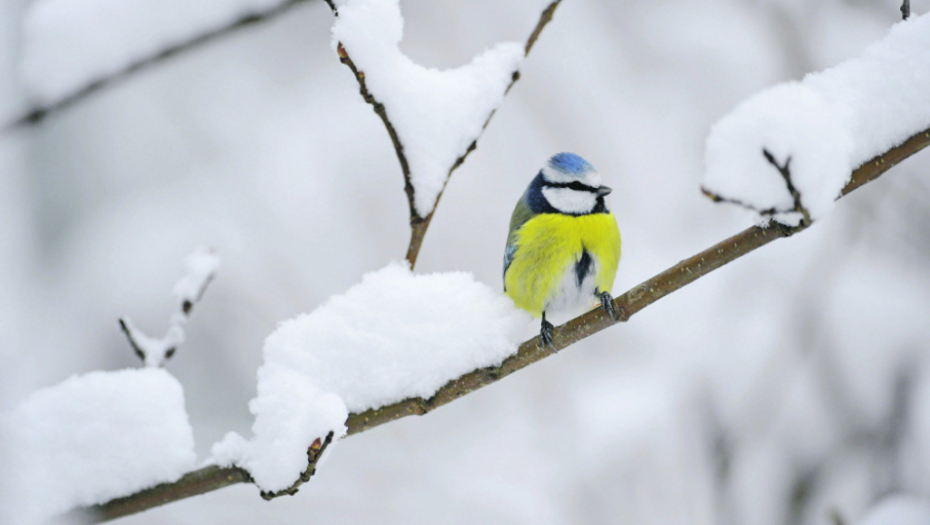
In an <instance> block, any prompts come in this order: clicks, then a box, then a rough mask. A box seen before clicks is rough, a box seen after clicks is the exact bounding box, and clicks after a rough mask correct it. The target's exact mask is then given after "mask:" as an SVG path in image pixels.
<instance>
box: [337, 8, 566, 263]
mask: <svg viewBox="0 0 930 525" xmlns="http://www.w3.org/2000/svg"><path fill="white" fill-rule="evenodd" d="M561 2H562V0H553V1H552V2H550V3H549V5H548V6H547V7H546V9H545V10H543V12H542V14H541V15H540V17H539V22H537V24H536V27H535V28H534V29H533V32H532V33H530V36H529V38H527V41H526V44H525V45H524V56H527V55H529V53H530V50H531V49H532V48H533V44H535V43H536V40H537V39H538V38H539V35H540V34H541V33H542V30H543V28H545V27H546V25H547V24H548V23H549V22H550V21H552V16H553V14H554V13H555V9H556V8H557V7H558V6H559V4H560V3H561ZM326 3H327V5H329V7H330V9H331V10H332V11H333V14H334V15H335V16H337V17H338V16H339V11H338V9H337V8H336V5H335V4H334V3H333V1H332V0H326ZM336 52H337V54H338V55H339V61H340V62H342V63H343V64H345V65H346V66H347V67H348V68H349V69H350V70H351V71H352V74H353V75H355V80H356V81H358V85H359V93H360V94H361V95H362V98H363V99H364V100H365V102H367V103H368V104H371V106H372V109H373V110H374V112H375V113H376V114H377V115H378V116H379V117H381V121H382V122H383V123H384V127H385V129H386V130H387V132H388V135H389V136H390V137H391V142H392V143H393V145H394V152H395V153H396V154H397V161H398V162H399V163H400V169H401V172H402V173H403V176H404V193H406V195H407V203H408V205H409V207H410V242H409V243H408V245H407V254H406V257H405V258H406V260H407V262H408V263H409V264H410V267H411V268H413V267H414V266H415V265H416V262H417V256H418V255H419V253H420V247H421V246H422V245H423V238H424V237H425V236H426V231H427V230H428V229H429V225H430V222H431V221H432V220H433V214H434V213H435V212H436V206H438V205H439V200H440V199H441V198H442V194H443V192H444V191H445V185H446V184H448V182H449V179H450V178H451V177H452V172H454V171H455V170H456V169H457V168H458V167H459V166H461V165H462V164H463V163H464V162H465V158H466V157H467V156H468V155H469V153H471V152H472V151H474V150H475V148H477V147H478V139H479V138H480V134H479V136H478V137H476V138H475V140H473V141H472V142H471V144H470V145H469V146H468V148H466V150H465V152H464V153H462V155H461V156H460V157H458V158H457V159H456V160H455V162H454V163H453V164H452V166H450V167H449V172H448V175H446V179H445V181H444V182H443V188H442V190H441V191H440V192H439V194H438V195H437V196H436V201H435V202H434V203H433V208H432V211H430V213H429V214H428V215H426V216H425V217H423V216H421V215H420V214H419V212H417V209H416V205H415V196H416V189H415V188H414V186H413V183H412V182H411V178H410V165H409V163H408V161H407V157H406V155H405V154H404V145H403V143H401V141H400V138H399V137H398V136H397V130H396V129H395V128H394V125H393V124H392V123H391V119H390V118H389V117H388V114H387V110H386V109H385V107H384V104H383V103H381V102H380V101H378V100H377V99H376V98H375V97H374V96H373V95H372V94H371V92H370V91H369V90H368V86H367V85H366V83H365V72H364V71H359V69H358V67H356V65H355V63H354V62H353V61H352V58H351V57H350V56H349V53H348V51H346V49H345V47H344V46H343V45H342V43H341V42H339V43H338V44H337V46H336ZM519 79H520V72H519V71H514V72H513V75H512V76H511V80H510V84H509V85H508V86H507V89H506V90H505V91H504V93H505V94H507V93H509V92H510V88H512V87H513V85H514V84H515V83H516V82H517V80H519ZM495 112H496V110H493V111H491V113H490V114H489V115H488V118H487V120H485V122H484V127H482V132H483V131H484V129H486V128H487V126H488V124H489V123H490V122H491V118H492V117H494V113H495Z"/></svg>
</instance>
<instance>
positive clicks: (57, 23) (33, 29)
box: [2, 0, 309, 130]
mask: <svg viewBox="0 0 930 525" xmlns="http://www.w3.org/2000/svg"><path fill="white" fill-rule="evenodd" d="M308 1H309V0H236V1H229V0H211V1H209V2H203V1H200V2H183V1H180V0H171V1H168V0H162V1H160V2H139V1H135V2H131V1H114V0H94V1H92V2H89V1H75V0H39V1H37V2H33V3H32V4H31V6H30V8H29V10H28V12H27V13H26V20H25V26H24V29H23V38H24V44H23V48H24V49H23V58H22V66H21V69H22V71H23V76H24V78H25V81H26V84H27V86H28V87H30V88H31V90H32V91H33V99H34V100H33V102H32V105H31V107H30V108H29V109H27V110H26V111H25V112H24V113H23V114H22V115H21V116H19V117H16V118H15V119H13V120H12V121H11V122H9V123H7V124H6V125H5V126H3V127H2V129H5V130H9V129H12V128H17V127H24V126H29V125H33V124H37V123H39V122H41V121H43V120H44V119H45V117H47V116H49V115H52V114H55V113H59V112H62V111H64V110H66V109H68V108H70V107H71V106H73V105H75V104H77V103H78V102H80V101H82V100H85V99H86V98H87V97H89V96H90V95H93V94H94V93H97V92H98V91H100V90H102V89H104V88H106V87H108V86H112V85H114V84H117V83H119V82H121V81H123V80H126V79H128V78H129V77H131V76H133V75H135V74H136V73H139V72H140V71H144V70H148V69H150V68H152V67H153V66H156V65H158V64H161V63H164V62H165V61H167V60H169V59H171V58H174V57H177V56H180V55H183V54H184V53H186V52H188V51H191V50H193V49H197V48H199V47H200V46H202V45H204V44H208V43H211V42H215V41H218V40H220V39H221V38H223V37H226V36H229V35H231V34H234V33H235V32H237V31H238V30H240V29H243V28H246V27H251V26H253V25H255V24H258V23H261V22H265V21H267V20H271V19H273V18H276V17H277V16H278V15H281V14H284V13H286V12H288V11H290V10H291V8H293V7H296V6H298V5H301V4H305V3H308Z"/></svg>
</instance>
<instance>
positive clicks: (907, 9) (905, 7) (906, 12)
mask: <svg viewBox="0 0 930 525" xmlns="http://www.w3.org/2000/svg"><path fill="white" fill-rule="evenodd" d="M901 16H902V18H904V20H907V19H908V18H910V17H911V0H904V2H903V3H902V4H901Z"/></svg>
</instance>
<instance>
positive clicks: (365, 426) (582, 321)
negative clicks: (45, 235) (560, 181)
mask: <svg viewBox="0 0 930 525" xmlns="http://www.w3.org/2000/svg"><path fill="white" fill-rule="evenodd" d="M928 145H930V129H927V130H925V131H922V132H920V133H918V134H916V135H914V136H912V137H911V138H909V139H908V140H907V141H905V142H904V143H903V144H901V145H899V146H896V147H894V148H892V149H891V150H889V151H887V152H886V153H884V154H883V155H879V156H878V157H875V158H873V159H871V160H870V161H868V162H866V163H865V164H863V165H862V166H860V167H859V168H858V169H856V170H855V171H854V172H853V174H852V178H851V179H850V181H849V183H848V184H847V185H846V187H845V188H843V191H842V195H847V194H849V193H850V192H852V191H853V190H855V189H857V188H859V187H861V186H862V185H864V184H866V183H868V182H871V181H873V180H875V179H877V178H878V177H880V176H881V175H882V174H883V173H885V172H886V171H888V170H889V169H891V168H892V167H893V166H895V165H896V164H898V163H899V162H901V161H902V160H904V159H906V158H907V157H910V156H911V155H913V154H915V153H917V152H918V151H920V150H922V149H924V148H925V147H927V146H928ZM807 227H808V226H806V225H799V226H795V227H788V226H784V225H782V224H779V223H777V222H774V221H770V222H769V223H768V224H767V225H766V226H765V227H759V226H753V227H751V228H748V229H746V230H743V231H742V232H740V233H738V234H736V235H734V236H732V237H730V238H729V239H726V240H724V241H723V242H720V243H718V244H716V245H714V246H711V247H710V248H708V249H707V250H704V251H703V252H701V253H698V254H697V255H695V256H693V257H691V258H689V259H685V260H684V261H681V262H680V263H678V264H676V265H675V266H673V267H671V268H669V269H668V270H665V271H664V272H662V273H660V274H658V275H656V276H655V277H653V278H651V279H649V280H648V281H646V282H644V283H642V284H640V285H639V286H636V287H635V288H633V289H631V290H629V291H628V292H626V293H624V294H623V295H621V296H619V297H617V298H616V299H615V300H614V305H615V307H617V308H621V307H622V308H623V309H624V311H625V312H626V314H627V318H629V317H632V316H633V315H634V314H636V313H638V312H639V311H640V310H642V309H643V308H646V307H647V306H649V305H650V304H652V303H654V302H656V301H658V300H659V299H661V298H663V297H665V296H666V295H668V294H670V293H672V292H674V291H676V290H678V289H680V288H683V287H684V286H687V285H688V284H690V283H692V282H694V281H696V280H697V279H699V278H701V277H703V276H704V275H707V274H708V273H710V272H712V271H714V270H716V269H717V268H720V267H721V266H724V265H725V264H727V263H729V262H731V261H734V260H736V259H738V258H740V257H742V256H743V255H746V254H748V253H750V252H752V251H754V250H756V249H758V248H761V247H762V246H765V245H766V244H768V243H770V242H772V241H776V240H778V239H780V238H782V237H788V236H791V235H794V234H795V233H797V232H800V231H803V230H804V229H806V228H807ZM621 322H623V320H615V319H613V318H611V317H610V316H609V315H607V314H606V313H605V312H604V310H603V308H597V309H594V310H591V311H590V312H587V313H585V314H583V315H581V316H579V317H576V318H575V319H572V320H571V321H569V322H567V323H565V324H564V325H561V326H559V327H557V328H556V329H555V331H554V334H553V335H554V337H553V345H555V347H556V349H562V348H566V347H568V346H570V345H572V344H574V343H576V342H578V341H580V340H582V339H585V338H587V337H589V336H591V335H593V334H595V333H597V332H600V331H601V330H604V329H606V328H608V327H610V326H614V325H616V324H619V323H621ZM550 355H553V354H552V353H551V352H549V351H548V350H544V349H543V348H542V346H541V345H540V341H539V336H536V337H534V338H532V339H530V340H528V341H525V342H523V344H521V345H520V348H519V349H518V350H517V353H516V354H514V355H513V356H511V357H509V358H507V359H506V360H504V362H503V363H501V365H500V366H497V367H490V368H483V369H480V370H475V371H473V372H470V373H468V374H465V375H464V376H462V377H459V378H457V379H453V380H452V381H449V382H448V383H446V384H445V385H444V386H443V387H441V388H440V389H439V390H438V391H437V392H436V394H434V395H433V396H432V397H430V398H429V399H424V398H419V397H418V398H410V399H405V400H403V401H400V402H398V403H394V404H392V405H388V406H385V407H381V408H378V409H373V410H367V411H365V412H362V413H358V414H350V415H349V418H348V420H347V421H346V426H347V427H348V434H349V435H353V434H358V433H360V432H364V431H366V430H369V429H372V428H374V427H377V426H380V425H383V424H385V423H389V422H391V421H394V420H396V419H400V418H402V417H406V416H411V415H424V414H427V413H429V412H431V411H433V410H434V409H436V408H438V407H440V406H442V405H445V404H448V403H451V402H452V401H454V400H456V399H458V398H460V397H462V396H465V395H467V394H469V393H471V392H473V391H475V390H477V389H479V388H481V387H483V386H487V385H489V384H491V383H495V382H497V381H498V380H500V379H502V378H504V377H506V376H508V375H510V374H512V373H514V372H516V371H518V370H520V369H522V368H526V367H527V366H529V365H531V364H533V363H535V362H537V361H539V360H542V359H544V358H546V357H549V356H550ZM248 481H250V477H249V475H248V473H247V472H245V471H244V470H242V469H240V468H225V469H219V468H217V467H207V468H205V469H201V470H198V471H195V472H192V473H190V474H188V475H186V476H184V477H183V478H181V479H180V480H178V481H176V482H175V483H166V484H163V485H159V486H158V487H155V488H154V489H148V490H144V491H142V492H139V493H137V494H134V495H131V496H127V497H125V498H120V499H119V500H115V501H112V502H109V503H106V504H103V505H98V506H96V507H92V508H91V509H89V511H90V512H91V515H92V517H93V519H94V520H95V521H106V520H111V519H115V518H117V517H120V516H125V515H127V514H132V513H136V512H142V511H144V510H147V509H150V508H153V507H157V506H160V505H164V504H166V503H170V502H172V501H178V500H181V499H184V498H188V497H190V496H196V495H198V494H204V493H206V492H210V491H213V490H218V489H220V488H223V487H226V486H228V485H232V484H235V483H243V482H248ZM117 502H118V503H117Z"/></svg>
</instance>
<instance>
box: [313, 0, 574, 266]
mask: <svg viewBox="0 0 930 525" xmlns="http://www.w3.org/2000/svg"><path fill="white" fill-rule="evenodd" d="M560 2H561V0H554V1H553V2H551V3H550V4H549V5H548V7H547V8H546V9H545V10H544V11H543V13H542V15H541V16H540V19H539V22H538V23H537V25H536V27H535V28H534V30H533V32H532V33H531V34H530V36H529V38H528V39H527V41H526V43H525V44H518V43H515V42H507V43H499V44H497V45H496V46H494V47H492V48H490V49H488V50H486V51H485V52H484V53H482V54H480V55H478V56H476V57H475V58H474V59H473V60H472V61H471V62H470V63H469V64H467V65H464V66H461V67H458V68H455V69H449V70H443V71H440V70H437V69H431V68H426V67H423V66H421V65H419V64H416V63H414V62H413V61H412V60H410V59H409V58H408V57H407V56H405V55H404V54H403V53H402V52H401V50H400V46H399V44H400V41H401V38H402V37H403V18H402V17H401V12H400V4H399V0H327V3H328V4H329V6H330V7H331V8H332V10H333V12H334V13H335V14H336V20H335V23H334V24H333V46H334V47H335V48H336V50H337V52H338V54H339V59H340V61H341V62H342V63H343V64H345V65H347V66H348V67H349V69H351V70H352V73H353V74H354V75H355V78H356V80H357V81H358V83H359V89H360V92H361V95H362V97H363V98H364V99H365V102H367V103H369V104H371V105H372V107H373V109H374V111H375V113H377V114H378V116H379V117H381V120H382V121H383V122H384V126H385V128H387V132H388V135H389V136H390V137H391V142H392V143H393V145H394V151H395V152H396V154H397V160H398V162H399V163H400V167H401V172H402V173H403V176H404V191H405V192H406V194H407V201H408V204H409V206H410V226H411V230H412V234H411V239H410V244H409V246H408V249H407V257H406V259H407V261H408V262H409V263H410V265H411V266H413V265H414V264H415V263H416V258H417V255H418V254H419V251H420V245H421V244H422V242H423V237H424V235H425V234H426V230H427V228H428V227H429V223H430V221H431V219H432V216H433V211H434V210H435V208H436V204H437V203H438V201H439V198H440V197H441V196H442V192H443V190H444V189H445V186H446V183H447V182H448V180H449V177H451V176H452V172H453V171H455V169H456V168H458V167H459V166H460V165H461V164H462V163H463V162H464V161H465V158H466V157H467V156H468V154H469V153H471V152H472V151H473V150H474V149H475V147H476V146H477V141H478V138H479V137H480V136H481V134H482V132H483V131H484V129H485V127H486V126H487V125H488V123H489V122H490V120H491V117H493V116H494V112H495V111H496V110H497V108H498V107H500V105H501V104H502V103H503V100H504V96H505V95H506V94H507V92H508V91H510V88H511V86H513V84H514V83H515V82H516V81H517V80H518V79H519V78H520V74H519V69H520V66H521V65H522V62H523V59H524V58H525V57H526V55H528V54H529V52H530V49H532V47H533V44H534V43H535V42H536V39H537V38H539V34H540V33H541V32H542V29H543V28H544V27H545V26H546V24H548V23H549V21H550V20H552V15H553V13H554V12H555V9H556V7H558V5H559V3H560Z"/></svg>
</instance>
